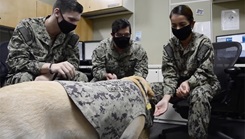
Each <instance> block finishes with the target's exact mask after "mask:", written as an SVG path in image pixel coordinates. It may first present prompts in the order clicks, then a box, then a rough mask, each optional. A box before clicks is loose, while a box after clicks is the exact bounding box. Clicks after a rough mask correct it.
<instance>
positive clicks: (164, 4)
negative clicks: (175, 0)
mask: <svg viewBox="0 0 245 139" xmlns="http://www.w3.org/2000/svg"><path fill="white" fill-rule="evenodd" d="M168 10H169V1H168V0H154V2H153V1H151V0H136V3H135V31H136V32H137V31H139V32H141V33H142V40H141V41H140V43H141V44H142V46H143V47H144V48H145V50H146V52H147V54H148V58H149V64H161V61H162V46H163V44H166V42H167V41H168V39H169V37H170V31H169V30H170V29H169V26H170V23H169V18H168V16H169V13H168Z"/></svg>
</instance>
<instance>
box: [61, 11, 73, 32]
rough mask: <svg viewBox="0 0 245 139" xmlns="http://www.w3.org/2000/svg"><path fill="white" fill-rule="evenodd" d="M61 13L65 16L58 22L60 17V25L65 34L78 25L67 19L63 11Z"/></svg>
mask: <svg viewBox="0 0 245 139" xmlns="http://www.w3.org/2000/svg"><path fill="white" fill-rule="evenodd" d="M60 14H61V17H62V18H63V20H62V21H60V22H58V18H57V22H58V26H59V28H60V30H61V32H63V33H64V34H68V33H69V32H71V31H72V30H74V29H75V28H76V27H77V25H74V24H72V23H70V22H68V21H66V20H65V19H64V17H63V15H62V13H60Z"/></svg>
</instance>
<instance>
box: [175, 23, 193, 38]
mask: <svg viewBox="0 0 245 139" xmlns="http://www.w3.org/2000/svg"><path fill="white" fill-rule="evenodd" d="M172 33H173V34H174V36H175V37H176V38H178V39H179V40H181V41H182V40H185V39H187V38H188V37H189V36H190V34H191V33H192V29H191V25H188V26H185V27H183V28H181V29H175V28H172Z"/></svg>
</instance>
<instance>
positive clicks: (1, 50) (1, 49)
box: [0, 41, 9, 62]
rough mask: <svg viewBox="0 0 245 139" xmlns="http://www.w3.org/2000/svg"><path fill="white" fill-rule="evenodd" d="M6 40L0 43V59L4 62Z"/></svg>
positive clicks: (5, 57) (6, 55)
mask: <svg viewBox="0 0 245 139" xmlns="http://www.w3.org/2000/svg"><path fill="white" fill-rule="evenodd" d="M8 44H9V42H8V41H5V42H1V43H0V61H2V62H5V61H6V59H7V57H8V52H9V51H8Z"/></svg>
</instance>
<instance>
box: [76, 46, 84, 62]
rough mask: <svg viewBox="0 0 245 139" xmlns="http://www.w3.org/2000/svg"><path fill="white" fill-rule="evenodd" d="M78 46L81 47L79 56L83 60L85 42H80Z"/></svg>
mask: <svg viewBox="0 0 245 139" xmlns="http://www.w3.org/2000/svg"><path fill="white" fill-rule="evenodd" d="M77 47H78V49H79V58H80V61H82V60H83V42H78V45H77Z"/></svg>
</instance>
